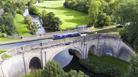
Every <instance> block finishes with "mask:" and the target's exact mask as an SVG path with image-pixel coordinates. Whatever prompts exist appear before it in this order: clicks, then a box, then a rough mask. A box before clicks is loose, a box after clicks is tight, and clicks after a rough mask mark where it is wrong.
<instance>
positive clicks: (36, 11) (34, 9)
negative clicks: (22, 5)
mask: <svg viewBox="0 0 138 77" xmlns="http://www.w3.org/2000/svg"><path fill="white" fill-rule="evenodd" d="M28 9H29V13H30V14H31V15H38V16H40V14H39V9H38V8H37V7H36V6H33V5H30V6H29V8H28Z"/></svg>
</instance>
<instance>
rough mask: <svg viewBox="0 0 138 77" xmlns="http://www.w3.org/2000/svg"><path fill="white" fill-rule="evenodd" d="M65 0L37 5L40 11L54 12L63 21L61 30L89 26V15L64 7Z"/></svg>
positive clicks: (54, 0) (55, 0)
mask: <svg viewBox="0 0 138 77" xmlns="http://www.w3.org/2000/svg"><path fill="white" fill-rule="evenodd" d="M63 3H64V0H53V1H44V2H43V3H39V4H36V6H38V7H39V11H40V12H41V11H42V10H46V11H47V12H53V13H54V14H55V15H56V16H57V17H59V18H60V19H61V21H62V25H60V29H62V30H65V29H72V28H75V27H76V26H80V25H84V24H87V22H88V21H87V20H88V18H87V14H84V13H81V12H78V11H75V10H71V9H67V8H64V7H63Z"/></svg>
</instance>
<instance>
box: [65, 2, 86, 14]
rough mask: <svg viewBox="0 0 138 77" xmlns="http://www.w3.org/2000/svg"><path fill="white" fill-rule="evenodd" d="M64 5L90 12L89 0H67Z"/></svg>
mask: <svg viewBox="0 0 138 77" xmlns="http://www.w3.org/2000/svg"><path fill="white" fill-rule="evenodd" d="M64 7H65V8H70V9H73V10H77V11H80V12H84V13H88V2H87V1H86V0H66V1H65V3H64Z"/></svg>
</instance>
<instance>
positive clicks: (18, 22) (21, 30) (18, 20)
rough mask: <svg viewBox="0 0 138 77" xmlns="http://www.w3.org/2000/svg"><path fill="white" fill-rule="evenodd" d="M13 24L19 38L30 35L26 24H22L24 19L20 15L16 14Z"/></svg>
mask: <svg viewBox="0 0 138 77" xmlns="http://www.w3.org/2000/svg"><path fill="white" fill-rule="evenodd" d="M14 24H15V27H16V31H17V32H18V34H19V35H21V36H28V35H30V34H29V32H28V30H27V28H26V26H27V24H25V23H24V17H23V16H22V15H20V14H16V16H15V19H14Z"/></svg>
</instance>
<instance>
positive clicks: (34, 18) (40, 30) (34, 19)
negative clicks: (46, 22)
mask: <svg viewBox="0 0 138 77" xmlns="http://www.w3.org/2000/svg"><path fill="white" fill-rule="evenodd" d="M23 16H31V17H32V22H33V23H36V24H37V25H38V30H37V32H36V35H40V34H45V33H46V31H45V29H44V27H43V25H42V24H43V22H42V19H41V18H40V17H39V16H36V15H30V14H29V10H28V8H26V9H25V11H24V13H23Z"/></svg>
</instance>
